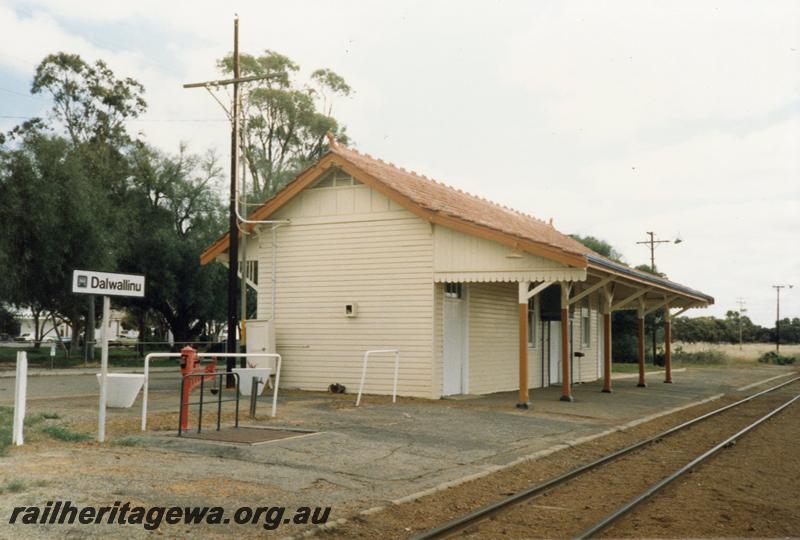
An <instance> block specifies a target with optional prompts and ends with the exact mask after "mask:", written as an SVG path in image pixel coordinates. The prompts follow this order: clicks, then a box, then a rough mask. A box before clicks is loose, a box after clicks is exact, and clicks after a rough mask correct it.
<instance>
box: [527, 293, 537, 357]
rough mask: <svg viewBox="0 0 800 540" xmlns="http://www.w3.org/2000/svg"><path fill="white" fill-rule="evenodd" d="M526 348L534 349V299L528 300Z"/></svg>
mask: <svg viewBox="0 0 800 540" xmlns="http://www.w3.org/2000/svg"><path fill="white" fill-rule="evenodd" d="M528 347H531V348H534V347H536V298H535V297H534V298H529V299H528Z"/></svg>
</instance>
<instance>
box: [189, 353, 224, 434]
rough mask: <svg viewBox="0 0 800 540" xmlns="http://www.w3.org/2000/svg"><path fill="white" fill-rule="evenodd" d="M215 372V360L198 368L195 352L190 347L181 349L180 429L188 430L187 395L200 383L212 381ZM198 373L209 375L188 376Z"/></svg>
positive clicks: (198, 363)
mask: <svg viewBox="0 0 800 540" xmlns="http://www.w3.org/2000/svg"><path fill="white" fill-rule="evenodd" d="M216 371H217V359H216V358H214V359H213V360H212V361H211V363H210V364H208V365H207V366H205V367H201V366H200V359H199V358H197V351H196V350H195V349H193V348H192V347H190V346H188V345H187V346H186V347H184V348H183V349H181V376H182V377H183V393H182V395H181V412H180V414H181V429H188V428H189V395H190V394H191V393H192V390H194V389H195V388H197V387H198V386H199V385H200V381H201V380H202V381H213V380H214V378H215V376H214V375H213V373H214V372H216ZM199 373H209V375H204V376H202V377H198V376H194V377H190V376H189V375H196V374H199Z"/></svg>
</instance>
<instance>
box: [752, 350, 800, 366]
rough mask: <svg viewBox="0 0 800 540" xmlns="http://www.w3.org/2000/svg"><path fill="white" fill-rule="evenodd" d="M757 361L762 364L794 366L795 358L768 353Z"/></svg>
mask: <svg viewBox="0 0 800 540" xmlns="http://www.w3.org/2000/svg"><path fill="white" fill-rule="evenodd" d="M758 361H759V362H761V363H762V364H775V365H778V366H789V365H791V364H794V361H795V358H794V357H793V356H783V355H782V354H778V353H776V352H775V351H770V352H766V353H764V354H762V355H761V356H760V357H759V358H758Z"/></svg>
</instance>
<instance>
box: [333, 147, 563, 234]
mask: <svg viewBox="0 0 800 540" xmlns="http://www.w3.org/2000/svg"><path fill="white" fill-rule="evenodd" d="M336 150H349V151H351V152H353V153H355V154H357V155H359V156H363V157H366V158H369V159H372V160H374V161H377V162H378V163H381V164H382V165H388V166H389V167H392V168H393V169H395V170H397V171H400V172H402V173H405V174H410V175H411V176H414V177H417V178H422V179H423V180H427V181H429V182H432V183H434V184H437V185H440V186H443V187H446V188H448V189H452V190H453V191H456V192H457V193H461V194H463V195H466V196H468V197H472V198H473V199H477V200H479V201H484V202H486V203H489V204H491V205H492V206H494V207H496V208H501V209H503V210H506V211H508V212H511V213H512V214H516V215H518V216H522V217H525V218H528V219H532V220H534V221H536V222H538V223H541V224H543V225H548V223H547V222H546V221H545V220H544V219H541V218H538V217H536V216H534V215H532V214H528V213H525V212H523V211H522V210H517V209H516V208H512V207H510V206H507V205H504V204H501V203H498V202H496V201H493V200H491V199H487V198H486V197H483V196H481V195H478V194H476V193H471V192H469V191H465V190H463V189H461V188H459V187H456V186H454V185H451V184H448V183H446V182H442V181H441V180H436V179H435V178H430V177H428V176H425V175H424V174H421V173H418V172H417V171H415V170H413V169H412V170H406V169H404V168H403V167H401V166H399V165H395V164H394V163H392V162H390V161H383V160H382V159H380V158H377V157H373V156H371V155H369V154H367V153H363V152H359V151H358V150H356V149H355V148H350V147H347V146H343V145H337V147H336ZM549 225H550V226H551V227H552V224H549Z"/></svg>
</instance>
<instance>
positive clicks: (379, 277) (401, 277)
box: [201, 140, 714, 407]
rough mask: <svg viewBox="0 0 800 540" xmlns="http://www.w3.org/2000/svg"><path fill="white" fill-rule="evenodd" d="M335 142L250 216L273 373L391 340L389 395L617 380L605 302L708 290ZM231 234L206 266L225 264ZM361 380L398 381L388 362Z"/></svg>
mask: <svg viewBox="0 0 800 540" xmlns="http://www.w3.org/2000/svg"><path fill="white" fill-rule="evenodd" d="M330 142H331V144H330V150H329V151H328V152H327V153H326V154H325V155H324V156H322V158H321V159H320V160H319V161H318V162H317V163H315V164H314V165H313V166H311V167H309V168H307V169H306V170H304V171H303V172H302V173H300V174H299V175H298V176H297V177H296V178H295V179H294V180H292V181H291V182H290V183H288V184H287V185H286V186H285V187H284V188H283V189H282V190H281V191H280V192H278V193H277V194H276V195H275V196H273V197H272V198H270V199H269V200H267V201H266V202H265V203H264V204H263V205H262V206H261V207H259V208H258V209H257V210H256V211H255V212H253V213H252V214H251V215H250V216H249V217H248V220H251V221H265V220H269V221H277V222H282V223H279V224H248V225H246V226H245V229H244V230H245V231H247V246H248V247H247V253H248V265H247V269H248V270H249V271H248V272H247V275H248V280H247V281H248V284H249V286H251V287H254V288H255V289H256V290H257V299H258V302H257V305H258V308H257V309H258V315H257V318H258V319H262V320H265V319H268V320H272V321H273V322H274V332H275V342H276V346H277V352H279V353H280V354H281V355H282V357H283V370H282V374H281V385H282V386H284V387H288V388H292V387H293V388H300V389H307V390H324V389H326V388H327V387H328V386H329V385H330V384H332V383H341V384H344V385H346V386H347V387H348V388H351V389H353V388H357V386H358V382H359V379H360V375H361V368H362V357H363V354H364V352H365V351H366V350H368V349H376V348H398V349H400V352H401V367H400V377H399V389H398V393H399V394H400V395H404V396H416V397H424V398H440V397H444V396H451V395H457V394H486V393H491V392H500V391H508V390H517V391H518V393H519V397H518V400H517V401H518V405H519V406H521V407H525V406H527V403H528V399H529V389H535V388H539V387H543V386H549V385H558V386H560V387H561V389H562V391H561V395H562V396H561V397H562V399H564V400H571V399H572V386H573V384H575V383H579V382H588V381H595V380H597V379H603V382H604V384H603V389H604V390H606V391H610V390H611V362H610V357H611V317H610V314H611V312H612V311H615V310H620V309H626V310H636V312H637V313H638V315H639V340H640V347H639V350H640V381H639V382H640V384H642V385H643V384H644V383H645V381H644V322H643V318H644V316H645V315H646V314H647V313H649V312H651V311H654V310H657V309H661V308H665V309H666V310H667V312H668V313H669V314H670V317H667V319H666V323H665V339H666V347H665V351H666V357H667V379H670V380H671V375H670V372H669V368H670V363H671V353H670V348H669V341H670V338H671V336H670V320H671V317H673V316H675V315H677V314H679V313H682V312H684V311H685V310H687V309H690V308H695V307H705V306H707V305H709V304H712V303H713V301H714V299H713V298H712V297H710V296H708V295H707V294H704V293H702V292H700V291H696V290H693V289H691V288H688V287H685V286H683V285H679V284H677V283H674V282H671V281H668V280H666V279H662V278H660V277H656V276H653V275H651V274H648V273H644V272H640V271H637V270H634V269H632V268H630V267H628V266H625V265H623V264H620V263H617V262H614V261H611V260H609V259H607V258H605V257H602V256H600V255H599V254H597V253H595V252H593V251H592V250H590V249H588V248H586V247H585V246H583V245H582V244H581V243H579V242H577V241H576V240H574V239H572V238H571V237H569V236H567V235H565V234H562V233H560V232H559V231H558V230H556V229H555V228H554V227H553V225H552V223H547V222H544V221H542V220H540V219H537V218H535V217H533V216H530V215H526V214H523V213H521V212H517V211H515V210H512V209H511V208H507V207H504V206H501V205H498V204H495V203H493V202H491V201H488V200H485V199H483V198H480V197H477V196H474V195H471V194H468V193H465V192H463V191H461V190H458V189H455V188H453V187H450V186H447V185H445V184H442V183H440V182H437V181H434V180H431V179H429V178H426V177H424V176H421V175H419V174H417V173H415V172H413V171H407V170H405V169H402V168H400V167H397V166H394V165H392V164H389V163H385V162H383V161H381V160H379V159H376V158H373V157H371V156H369V155H365V154H362V153H359V152H357V151H355V150H353V149H349V148H346V147H344V146H343V145H339V144H336V143H335V142H334V141H332V140H331V141H330ZM228 242H229V240H228V236H227V235H226V236H223V237H221V238H220V239H219V240H217V241H216V242H215V243H214V244H213V245H211V246H210V247H208V248H207V249H206V251H205V252H204V253H203V254H202V256H201V262H202V263H203V264H207V263H211V262H213V261H219V262H221V263H223V264H227V260H228V255H227V248H228ZM369 369H370V372H369V378H368V384H367V388H366V389H365V391H367V392H369V393H377V394H381V393H384V394H388V393H391V391H392V375H393V370H392V366H391V365H390V363H380V362H376V363H375V365H374V366H373V365H371V366H370V368H369Z"/></svg>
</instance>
